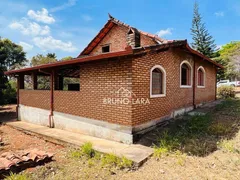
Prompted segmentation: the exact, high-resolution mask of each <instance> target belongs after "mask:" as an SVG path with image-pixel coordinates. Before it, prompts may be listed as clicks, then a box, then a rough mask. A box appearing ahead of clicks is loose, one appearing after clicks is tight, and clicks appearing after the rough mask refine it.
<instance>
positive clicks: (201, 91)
mask: <svg viewBox="0 0 240 180" xmlns="http://www.w3.org/2000/svg"><path fill="white" fill-rule="evenodd" d="M200 66H202V67H203V68H204V69H205V71H206V74H205V76H206V77H205V88H199V87H197V69H198V68H199V67H200ZM195 73H196V75H195V76H196V84H195V86H196V97H195V101H196V104H200V103H203V102H207V101H213V100H215V87H216V69H215V67H214V66H213V65H212V64H210V63H208V62H207V61H203V60H201V59H200V58H196V71H195Z"/></svg>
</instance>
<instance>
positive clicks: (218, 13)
mask: <svg viewBox="0 0 240 180" xmlns="http://www.w3.org/2000/svg"><path fill="white" fill-rule="evenodd" d="M214 14H215V16H217V17H223V16H224V12H223V11H219V12H215V13H214Z"/></svg>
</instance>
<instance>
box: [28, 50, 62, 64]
mask: <svg viewBox="0 0 240 180" xmlns="http://www.w3.org/2000/svg"><path fill="white" fill-rule="evenodd" d="M54 62H57V59H56V55H55V53H52V54H51V53H48V54H47V55H46V56H44V55H42V54H38V55H36V56H33V57H32V60H31V66H38V65H42V64H50V63H54Z"/></svg>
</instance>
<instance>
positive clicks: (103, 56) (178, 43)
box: [4, 40, 223, 75]
mask: <svg viewBox="0 0 240 180" xmlns="http://www.w3.org/2000/svg"><path fill="white" fill-rule="evenodd" d="M171 47H182V48H184V49H185V50H187V51H188V52H190V53H192V54H194V55H196V56H199V57H201V58H203V60H206V61H208V62H210V63H212V64H214V65H215V66H216V67H218V68H223V66H222V65H221V64H218V63H217V62H215V61H213V60H211V59H210V58H208V57H206V56H204V55H203V54H201V53H199V52H198V51H195V50H193V49H192V48H191V47H190V46H189V45H188V43H187V40H173V41H167V42H165V43H162V44H157V45H151V46H145V47H140V48H134V49H132V48H131V46H129V47H127V48H126V49H125V50H124V51H118V52H110V53H105V54H99V55H93V56H86V57H80V58H75V59H72V60H68V61H59V62H55V63H51V64H43V65H39V66H34V67H29V68H24V69H18V70H11V71H7V72H5V73H4V74H5V75H15V74H19V73H23V72H24V73H27V72H32V71H40V70H42V69H45V70H47V69H51V68H55V67H63V66H69V65H76V64H81V63H84V62H89V61H98V60H104V59H113V58H116V57H117V58H118V57H126V56H135V55H139V54H141V53H146V52H148V51H157V50H160V49H163V50H164V49H168V48H171Z"/></svg>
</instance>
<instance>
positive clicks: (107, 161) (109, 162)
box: [101, 153, 120, 166]
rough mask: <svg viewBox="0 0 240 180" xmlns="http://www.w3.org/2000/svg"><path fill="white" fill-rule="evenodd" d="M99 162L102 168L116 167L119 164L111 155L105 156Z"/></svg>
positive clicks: (114, 156) (115, 157) (116, 158)
mask: <svg viewBox="0 0 240 180" xmlns="http://www.w3.org/2000/svg"><path fill="white" fill-rule="evenodd" d="M101 161H102V165H103V166H117V165H118V164H119V163H120V159H119V158H118V157H117V156H116V155H115V154H113V153H110V154H106V155H105V156H104V157H103V158H102V159H101Z"/></svg>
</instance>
